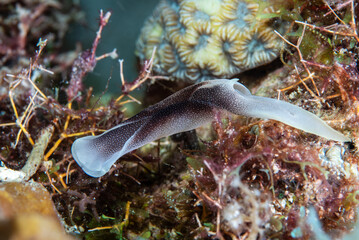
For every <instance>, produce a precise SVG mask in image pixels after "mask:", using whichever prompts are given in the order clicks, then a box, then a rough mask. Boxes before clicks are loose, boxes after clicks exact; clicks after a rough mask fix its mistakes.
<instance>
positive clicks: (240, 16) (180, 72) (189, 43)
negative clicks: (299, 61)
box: [136, 0, 282, 82]
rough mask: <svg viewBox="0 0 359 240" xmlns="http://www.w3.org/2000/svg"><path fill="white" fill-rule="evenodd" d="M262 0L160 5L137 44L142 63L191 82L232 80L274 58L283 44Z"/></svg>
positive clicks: (183, 0) (180, 0)
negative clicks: (150, 60) (216, 79)
mask: <svg viewBox="0 0 359 240" xmlns="http://www.w3.org/2000/svg"><path fill="white" fill-rule="evenodd" d="M259 9H261V8H260V6H259V1H257V2H255V1H253V0H252V1H249V0H177V1H176V0H162V1H161V2H160V3H159V5H158V6H157V8H156V9H155V11H154V13H153V15H152V16H151V17H150V18H149V19H148V20H147V21H146V23H145V25H144V27H143V29H142V32H141V35H140V37H139V39H138V42H137V51H136V53H137V55H138V56H139V58H140V60H141V62H144V61H145V60H146V59H150V58H151V55H152V52H153V49H154V47H156V48H157V51H156V55H155V59H154V61H155V64H154V70H155V71H156V72H157V73H159V74H163V75H169V76H172V77H175V78H176V79H181V80H187V81H192V82H194V81H203V80H207V79H213V78H216V77H217V78H219V77H220V78H223V77H232V76H233V75H236V74H238V73H241V72H243V71H245V70H248V69H251V68H254V67H257V66H260V65H263V64H266V63H269V62H271V61H272V60H273V59H275V58H276V57H277V56H278V54H279V51H280V47H281V45H282V42H281V40H280V39H279V38H278V37H277V35H276V34H275V33H274V32H273V27H272V26H271V23H270V21H269V20H267V19H261V18H260V17H258V16H259V14H263V13H270V12H273V11H274V10H273V9H272V8H270V7H268V8H264V10H261V11H259Z"/></svg>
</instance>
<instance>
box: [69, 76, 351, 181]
mask: <svg viewBox="0 0 359 240" xmlns="http://www.w3.org/2000/svg"><path fill="white" fill-rule="evenodd" d="M215 110H226V111H229V112H231V113H234V114H238V115H244V116H248V117H258V118H268V119H274V120H277V121H280V122H283V123H285V124H288V125H290V126H292V127H295V128H298V129H301V130H303V131H306V132H309V133H313V134H316V135H318V136H321V137H325V138H327V139H331V140H335V141H341V142H347V141H350V139H349V138H347V137H345V136H344V135H343V134H341V133H339V132H338V131H336V130H334V129H332V128H331V127H330V126H328V125H327V124H326V123H325V122H324V121H322V120H321V119H320V118H318V117H317V116H316V115H314V114H312V113H310V112H308V111H305V110H303V109H301V108H299V107H297V106H295V105H292V104H289V103H287V102H283V101H280V100H276V99H271V98H265V97H258V96H253V95H252V94H251V93H250V91H249V90H248V89H247V88H246V87H244V86H243V85H242V84H240V83H237V82H236V81H234V80H227V79H220V80H211V81H204V82H201V83H198V84H195V85H192V86H189V87H187V88H185V89H182V90H181V91H178V92H177V93H175V94H173V95H171V96H169V97H168V98H166V99H164V100H163V101H161V102H159V103H157V104H155V105H153V106H151V107H149V108H147V109H145V110H143V111H142V112H140V113H138V114H137V115H135V116H133V117H132V118H130V119H128V120H126V121H124V122H123V123H121V124H120V125H118V126H116V127H114V128H112V129H110V130H108V131H106V132H104V133H103V134H101V135H99V136H87V137H83V138H79V139H77V140H76V141H75V142H74V143H73V145H72V148H71V151H72V155H73V157H74V159H75V160H76V162H77V163H78V164H79V165H80V167H81V168H82V169H83V170H84V171H85V172H86V173H87V174H88V175H90V176H93V177H101V176H103V175H104V174H106V173H107V172H108V171H109V170H110V168H111V166H112V165H113V164H114V163H115V162H116V161H117V159H119V158H120V157H121V156H123V155H124V154H126V153H128V152H131V151H132V150H135V149H137V148H139V147H141V146H143V145H145V144H147V143H149V142H152V141H154V140H157V139H159V138H161V137H165V136H169V135H172V134H175V133H179V132H184V131H189V130H192V129H195V128H197V127H199V126H201V125H203V124H205V123H207V122H210V121H212V120H213V117H214V113H215Z"/></svg>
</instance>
